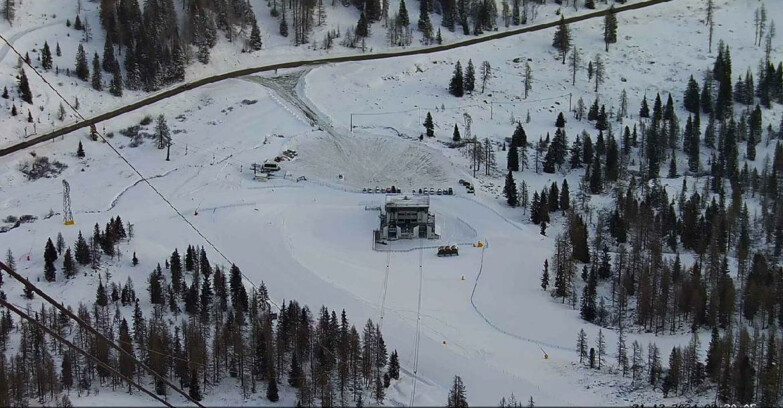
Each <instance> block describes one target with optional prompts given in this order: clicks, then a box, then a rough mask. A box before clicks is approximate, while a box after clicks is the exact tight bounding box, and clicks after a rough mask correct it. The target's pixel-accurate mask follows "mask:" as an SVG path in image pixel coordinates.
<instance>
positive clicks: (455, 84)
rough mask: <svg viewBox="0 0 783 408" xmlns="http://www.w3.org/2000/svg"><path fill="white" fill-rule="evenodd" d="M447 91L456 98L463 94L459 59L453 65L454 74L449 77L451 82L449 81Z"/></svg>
mask: <svg viewBox="0 0 783 408" xmlns="http://www.w3.org/2000/svg"><path fill="white" fill-rule="evenodd" d="M449 93H450V94H452V95H454V96H456V97H458V98H459V97H462V96H463V95H464V94H465V90H464V85H463V79H462V64H460V62H459V61H457V64H456V65H455V66H454V75H453V76H452V77H451V82H450V83H449Z"/></svg>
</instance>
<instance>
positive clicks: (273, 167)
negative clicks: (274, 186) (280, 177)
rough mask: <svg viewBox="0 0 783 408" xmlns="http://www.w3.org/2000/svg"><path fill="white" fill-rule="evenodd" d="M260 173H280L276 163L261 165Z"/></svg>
mask: <svg viewBox="0 0 783 408" xmlns="http://www.w3.org/2000/svg"><path fill="white" fill-rule="evenodd" d="M261 171H265V172H273V171H280V165H279V164H277V163H264V164H262V165H261Z"/></svg>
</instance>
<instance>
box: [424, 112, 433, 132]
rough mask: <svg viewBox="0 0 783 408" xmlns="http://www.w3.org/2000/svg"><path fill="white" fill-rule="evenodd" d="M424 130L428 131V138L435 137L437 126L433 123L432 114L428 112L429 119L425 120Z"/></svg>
mask: <svg viewBox="0 0 783 408" xmlns="http://www.w3.org/2000/svg"><path fill="white" fill-rule="evenodd" d="M424 129H426V133H427V137H434V136H435V124H434V123H433V121H432V114H431V113H430V112H427V117H426V119H424Z"/></svg>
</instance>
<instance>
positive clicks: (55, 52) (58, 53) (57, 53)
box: [54, 41, 63, 57]
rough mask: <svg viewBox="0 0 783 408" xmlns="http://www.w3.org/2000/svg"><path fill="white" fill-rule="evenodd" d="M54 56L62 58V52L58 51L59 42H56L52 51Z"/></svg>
mask: <svg viewBox="0 0 783 408" xmlns="http://www.w3.org/2000/svg"><path fill="white" fill-rule="evenodd" d="M54 55H56V56H58V57H62V56H63V52H62V50H60V42H59V41H58V42H57V46H56V47H55V49H54Z"/></svg>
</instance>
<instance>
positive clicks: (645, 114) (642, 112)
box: [639, 95, 650, 118]
mask: <svg viewBox="0 0 783 408" xmlns="http://www.w3.org/2000/svg"><path fill="white" fill-rule="evenodd" d="M639 117H640V118H649V117H650V106H649V105H648V104H647V95H645V96H644V97H643V98H642V107H641V108H640V109H639Z"/></svg>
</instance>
